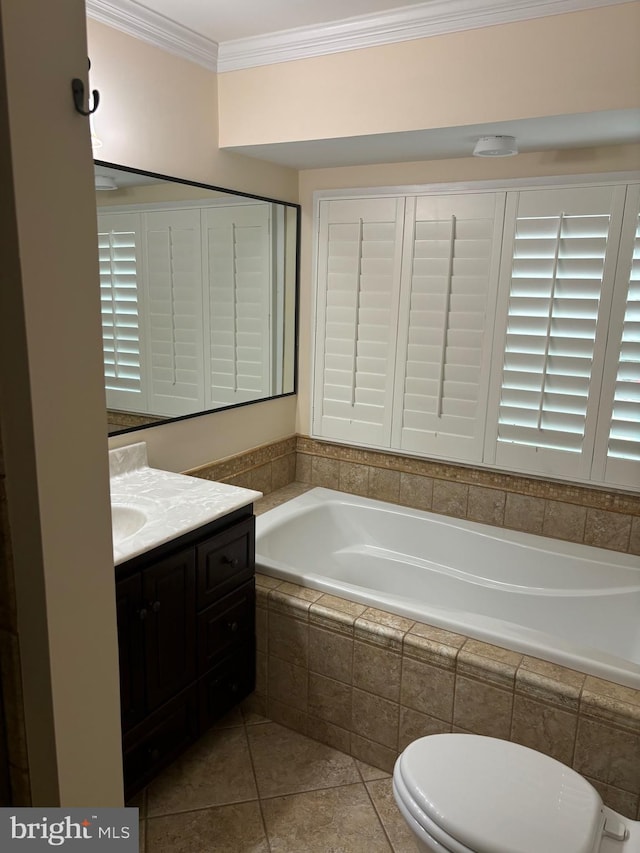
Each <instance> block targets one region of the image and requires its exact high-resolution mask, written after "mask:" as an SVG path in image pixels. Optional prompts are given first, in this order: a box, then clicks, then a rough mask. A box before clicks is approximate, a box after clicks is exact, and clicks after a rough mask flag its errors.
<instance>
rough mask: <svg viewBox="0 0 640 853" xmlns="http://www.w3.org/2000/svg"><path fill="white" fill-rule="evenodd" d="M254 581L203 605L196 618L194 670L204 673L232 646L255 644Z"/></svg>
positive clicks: (227, 652)
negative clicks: (196, 649) (204, 606)
mask: <svg viewBox="0 0 640 853" xmlns="http://www.w3.org/2000/svg"><path fill="white" fill-rule="evenodd" d="M255 616H256V595H255V581H254V580H253V578H252V579H251V581H249V583H245V584H243V585H242V586H241V587H240V588H239V589H237V590H235V591H234V592H230V593H229V595H225V597H224V598H223V599H221V600H220V601H218V602H217V604H212V605H211V606H210V607H207V608H206V610H204V611H203V612H202V613H200V615H199V617H198V670H199V672H200V673H204V672H206V671H207V670H208V669H211V667H212V666H213V665H214V664H215V663H216V662H217V661H218V660H219V659H220V658H222V657H224V656H225V655H227V654H229V652H230V650H231V649H233V648H234V647H235V646H241V645H252V646H255V644H256V637H255Z"/></svg>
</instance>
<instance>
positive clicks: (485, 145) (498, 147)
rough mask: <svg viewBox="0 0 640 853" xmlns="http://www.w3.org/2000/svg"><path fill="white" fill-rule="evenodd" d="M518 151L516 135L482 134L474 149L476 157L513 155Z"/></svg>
mask: <svg viewBox="0 0 640 853" xmlns="http://www.w3.org/2000/svg"><path fill="white" fill-rule="evenodd" d="M517 153H518V145H517V143H516V138H515V136H481V137H480V139H479V140H478V141H477V142H476V147H475V148H474V149H473V156H474V157H513V155H514V154H517Z"/></svg>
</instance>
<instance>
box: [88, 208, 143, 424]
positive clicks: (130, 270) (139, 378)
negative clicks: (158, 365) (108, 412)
mask: <svg viewBox="0 0 640 853" xmlns="http://www.w3.org/2000/svg"><path fill="white" fill-rule="evenodd" d="M98 256H99V266H100V310H101V316H102V346H103V354H104V376H105V387H106V394H107V406H108V408H110V409H122V410H124V411H133V412H146V411H147V397H146V391H145V387H146V386H145V381H144V367H143V355H142V341H141V334H142V331H141V321H140V295H141V294H140V291H139V278H140V215H139V214H137V213H105V214H99V215H98Z"/></svg>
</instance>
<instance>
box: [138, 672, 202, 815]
mask: <svg viewBox="0 0 640 853" xmlns="http://www.w3.org/2000/svg"><path fill="white" fill-rule="evenodd" d="M197 737H198V691H197V685H195V684H194V685H193V686H192V687H190V688H188V689H187V690H185V691H184V692H183V693H181V694H180V695H179V696H176V697H175V699H172V700H171V701H170V702H167V704H166V705H163V707H162V708H160V709H159V710H158V711H156V712H155V713H154V714H151V715H150V716H149V717H148V718H147V719H146V720H145V721H144V722H143V723H141V724H140V725H139V726H137V727H136V728H134V729H131V731H130V732H128V733H127V734H126V735H125V737H124V741H123V753H124V755H123V762H124V785H125V796H126V797H127V799H128V798H130V797H131V796H132V795H133V794H135V793H136V791H138V790H140V788H142V787H144V786H145V785H146V784H147V782H149V781H150V780H151V779H152V778H153V776H155V775H156V773H158V771H159V770H160V769H161V768H162V767H164V766H165V765H166V764H168V763H169V762H170V761H172V760H173V759H174V758H175V757H176V756H177V755H179V754H180V753H181V752H182V751H183V750H184V749H185V747H187V746H189V744H191V743H193V742H194V741H195V740H196V738H197Z"/></svg>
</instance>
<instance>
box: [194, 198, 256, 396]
mask: <svg viewBox="0 0 640 853" xmlns="http://www.w3.org/2000/svg"><path fill="white" fill-rule="evenodd" d="M270 212H271V208H270V206H269V205H267V204H251V205H249V204H247V205H238V206H232V207H229V206H225V207H220V208H212V209H210V210H206V211H203V220H204V221H203V244H204V248H205V270H204V281H205V311H207V312H208V314H209V318H210V324H209V325H210V330H211V332H210V338H209V340H208V341H206V342H205V347H206V349H207V350H208V354H209V358H208V364H207V370H208V371H209V375H206V374H205V375H206V379H205V384H206V388H207V394H208V399H207V406H208V407H217V406H225V405H230V404H233V403H243V402H246V401H247V400H255V399H257V398H259V397H267V396H269V395H270V394H271V376H272V364H271V357H270V352H271V322H272V315H273V311H272V304H271V303H272V280H273V276H272V274H271V263H272V260H271V258H272V253H271V245H270V234H271V229H270ZM207 302H208V305H207Z"/></svg>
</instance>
